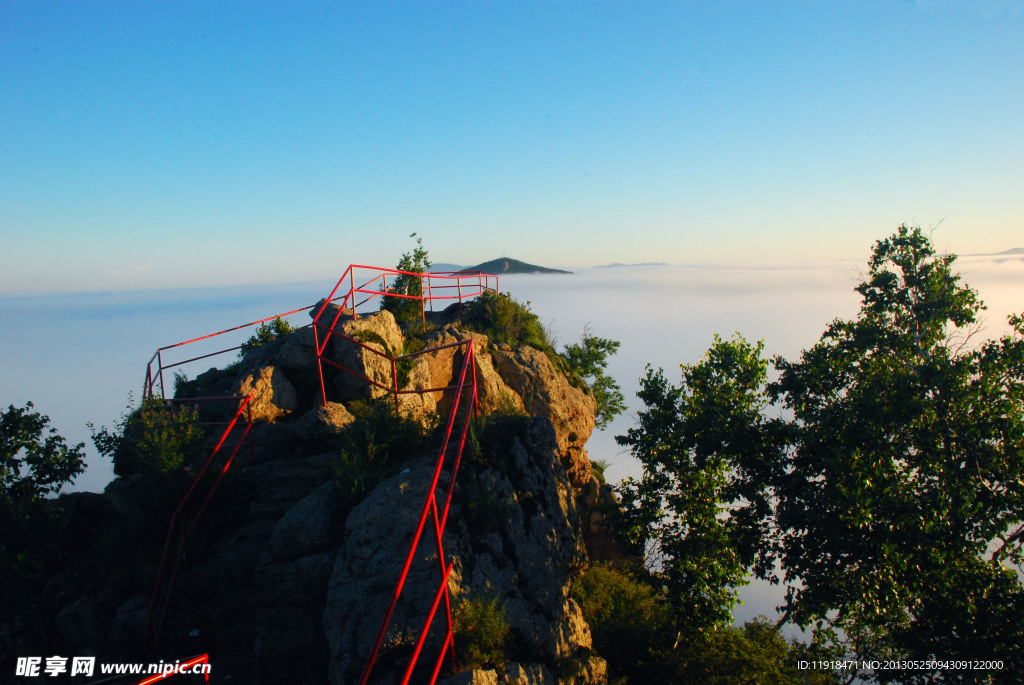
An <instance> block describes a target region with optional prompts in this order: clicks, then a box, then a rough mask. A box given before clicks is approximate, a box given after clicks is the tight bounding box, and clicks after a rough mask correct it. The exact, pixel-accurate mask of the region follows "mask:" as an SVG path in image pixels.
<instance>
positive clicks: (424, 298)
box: [143, 264, 498, 685]
mask: <svg viewBox="0 0 1024 685" xmlns="http://www.w3.org/2000/svg"><path fill="white" fill-rule="evenodd" d="M356 269H371V270H373V271H374V272H375V275H374V276H373V277H372V278H370V279H369V280H368V281H366V282H364V283H362V284H361V285H359V286H356V279H355V270H356ZM399 275H410V276H417V277H419V278H420V295H407V294H404V293H396V292H392V291H390V290H389V289H388V286H387V278H388V276H399ZM346 278H347V279H348V281H349V287H348V291H347V292H346V293H345V294H344V295H343V296H342V295H338V291H339V289H340V288H342V284H343V283H344V282H345V280H346ZM492 278H493V279H494V287H493V288H492V287H491V279H492ZM435 279H437V280H440V281H441V284H435V283H434V280H435ZM464 280H468V281H470V282H469V283H466V284H464V283H463V281H464ZM473 280H475V281H476V282H475V283H473V282H472V281H473ZM424 281H425V282H424ZM452 281H454V283H451V282H452ZM378 282H379V284H380V285H379V286H378V288H377V289H375V290H371V289H369V287H368V286H371V285H373V284H374V283H378ZM497 287H498V278H497V276H493V275H490V274H484V273H481V272H472V273H450V272H446V273H426V274H420V273H416V272H410V271H401V270H398V269H383V268H378V267H369V266H363V265H358V264H355V265H350V266H349V267H348V268H347V269H346V270H345V272H344V273H343V274H342V276H341V278H340V279H339V280H338V282H337V284H336V285H335V286H334V289H333V290H331V292H330V294H329V295H328V296H327V297H326V298H325V299H324V300H323V302H322V304H321V306H320V308H319V309H318V310H317V312H316V314H315V315H314V316H313V323H312V324H309V325H311V326H312V327H313V338H314V343H315V350H316V359H317V367H318V371H319V376H320V391H321V398H322V400H323V402H324V404H325V405H326V403H327V394H326V387H325V385H324V378H323V363H324V362H327V363H328V364H330V365H332V366H334V367H336V368H338V369H340V370H342V371H345V372H347V373H350V374H352V375H355V376H357V377H359V378H361V379H363V380H365V381H366V382H368V383H370V384H371V385H373V386H375V387H378V388H381V389H383V390H385V391H387V392H388V393H392V394H394V397H395V405H396V409H397V406H398V396H399V395H400V394H407V393H419V394H422V393H427V392H438V391H445V390H454V391H455V396H454V401H453V403H452V408H451V412H450V414H449V416H448V421H447V424H446V427H445V432H444V438H443V440H442V444H441V449H440V452H439V454H438V458H437V462H436V464H435V467H434V474H433V479H432V481H431V484H430V489H429V490H428V492H427V495H426V498H425V500H424V503H423V509H422V512H421V514H420V519H419V523H418V525H417V528H416V532H415V534H414V536H413V540H412V543H411V545H410V548H409V552H408V554H407V555H406V560H405V565H404V567H403V569H402V573H401V575H400V576H399V578H398V581H397V583H396V585H395V589H394V592H393V593H392V597H391V601H390V603H389V606H388V609H387V611H386V613H385V616H384V618H383V621H382V622H381V626H380V629H379V631H378V635H377V639H376V642H375V644H374V647H373V650H372V652H371V654H370V655H369V657H368V659H367V662H366V665H365V667H364V669H363V673H362V676H361V677H360V684H361V685H365V683H366V682H367V680H368V679H369V677H370V674H371V672H372V670H373V666H374V664H375V663H376V659H377V656H378V654H379V651H380V648H381V645H382V644H383V640H384V637H385V635H386V633H387V629H388V625H389V623H390V621H391V617H392V614H393V612H394V609H395V606H396V604H397V602H398V599H399V597H400V596H401V594H402V591H403V589H404V587H405V581H406V579H407V577H408V573H409V569H410V567H411V565H412V562H413V559H414V557H415V554H416V550H417V548H418V547H419V543H420V540H421V538H422V535H423V530H424V528H425V526H426V523H427V519H428V517H429V518H432V523H433V526H432V527H433V529H434V537H435V541H436V545H437V555H438V564H439V567H440V575H441V584H440V586H439V588H438V590H437V592H436V594H435V599H434V604H433V606H432V607H431V610H430V613H429V616H428V617H427V619H426V623H425V625H424V627H423V630H422V631H421V633H420V637H419V639H418V641H417V645H416V648H415V651H414V653H413V655H412V657H411V659H410V661H409V664H408V666H407V669H406V672H405V676H404V679H403V681H402V682H403V684H404V683H407V682H408V680H409V678H410V677H411V675H412V672H413V669H414V668H415V666H416V663H417V661H418V659H419V656H420V654H421V652H422V649H423V645H424V644H425V642H426V639H427V635H428V633H429V631H430V628H431V625H432V623H433V621H434V618H435V616H436V613H437V611H438V609H439V607H440V605H441V600H442V599H443V600H444V607H445V619H446V623H447V629H446V633H445V638H444V641H443V644H442V647H441V652H440V654H439V655H438V657H437V660H436V662H435V664H434V668H433V672H432V675H431V678H430V682H431V683H434V682H436V680H437V677H438V674H439V673H440V670H441V666H442V664H443V662H444V658H445V656H446V654H449V653H450V654H451V655H452V660H453V662H454V633H453V628H452V609H451V598H450V597H449V594H448V577H449V574H450V573H451V570H452V564H451V563H446V562H445V554H444V545H443V536H444V530H445V524H446V523H447V520H448V513H449V511H450V509H451V502H452V497H453V494H454V491H455V479H456V476H457V474H458V470H459V466H460V464H461V461H462V453H463V450H464V448H465V444H466V436H467V434H468V431H469V425H470V417H471V415H472V414H473V413H474V412H475V411H476V409H477V381H476V368H475V353H474V348H473V340H472V338H468V339H466V340H460V341H458V342H454V343H449V344H446V345H440V346H437V347H433V348H430V349H425V350H419V351H417V352H413V353H410V354H406V355H400V356H395V357H392V356H391V355H388V354H387V353H385V352H381V351H379V350H377V349H375V348H373V347H371V346H369V345H367V344H365V343H363V342H361V341H359V340H356V339H355V338H352V337H351V336H348V335H346V334H344V333H342V332H340V331H337V330H335V328H336V326H337V323H338V321H339V320H340V318H341V315H342V313H343V312H344V311H345V309H346V308H347V307H350V309H349V311H350V312H351V315H352V317H353V318H357V317H358V307H359V306H360V305H362V304H365V303H366V302H368V301H369V300H371V299H373V298H374V297H403V298H407V299H418V300H420V302H421V315H422V316H423V317H424V318H425V316H426V313H425V306H426V303H427V302H429V303H430V306H431V310H433V302H434V300H453V299H457V300H458V302H459V304H460V305H461V304H462V301H463V300H464V299H466V298H469V297H475V296H476V295H479V294H482V293H483V292H486V291H488V290H497ZM444 289H455V290H456V291H457V293H456V294H454V295H443V294H442V295H435V294H434V291H435V290H444ZM357 293H362V294H367V295H369V297H367V298H366V299H364V300H363V301H362V302H359V303H357V302H356V301H355V298H356V294H357ZM424 293H426V294H424ZM339 299H340V300H342V302H341V306H340V307H338V311H337V312H336V313H335V315H334V317H333V319H332V320H331V322H330V324H325V322H324V321H321V316H322V315H323V313H324V311H325V310H326V308H327V305H328V304H329V303H331V302H334V301H336V300H339ZM314 306H315V305H311V306H309V307H303V308H300V309H294V310H292V311H290V312H285V313H284V314H278V315H275V316H269V317H266V318H263V319H260V320H258V321H253V322H250V323H247V324H242V325H241V326H235V327H232V328H228V329H225V330H223V331H219V332H217V333H211V334H209V335H204V336H201V337H198V338H193V339H191V340H186V341H183V342H180V343H176V344H174V345H167V346H165V347H161V348H159V349H158V350H157V351H156V352H155V353H154V354H153V357H152V358H151V359H150V360H149V363H148V364H147V366H146V381H145V386H144V390H143V392H144V396H147V397H148V396H150V395H152V394H154V393H155V389H156V384H157V382H159V383H160V393H161V396H163V395H164V394H165V389H164V382H163V371H164V369H170V368H173V367H175V366H180V365H182V364H187V363H190V362H194V361H198V360H201V359H206V358H208V357H212V356H216V355H219V354H224V353H226V352H232V351H234V350H237V349H239V347H240V346H236V347H232V348H229V349H226V350H221V351H219V352H212V353H209V354H203V355H199V356H196V357H193V358H191V359H187V360H184V361H178V362H174V363H171V364H165V363H164V361H163V352H164V351H166V350H169V349H173V348H179V347H184V346H186V345H189V344H192V343H195V342H199V341H201V340H207V339H210V338H214V337H216V336H219V335H223V334H226V333H230V332H233V331H237V330H240V329H243V328H246V327H250V326H255V325H259V324H262V323H265V322H267V321H271V320H273V319H275V318H278V317H282V316H287V315H290V314H295V313H297V312H301V311H306V310H310V309H312V308H313V307H314ZM321 331H323V332H324V333H325V335H324V339H323V343H322V344H321V342H320V332H321ZM335 335H337V336H340V337H341V338H342V339H344V340H346V341H347V342H350V343H352V344H355V345H357V346H359V347H360V348H362V349H365V350H370V351H371V352H372V353H373V354H376V355H378V356H380V357H383V358H384V359H386V360H388V361H389V362H390V366H391V372H392V378H391V385H390V386H385V385H383V384H382V383H380V382H378V381H375V380H373V379H371V378H368V377H367V376H365V375H364V374H361V373H359V372H357V371H354V370H352V369H349V368H347V367H345V366H344V365H342V364H340V363H338V362H336V361H335V360H333V359H328V358H326V357H325V356H324V352H325V350H326V349H327V345H328V343H329V342H330V339H331V337H332V336H335ZM452 347H465V348H466V352H465V355H464V357H463V362H462V369H461V371H460V374H459V378H458V381H457V382H456V383H454V384H453V385H449V386H445V387H438V388H418V389H412V390H402V389H399V387H398V374H397V362H398V361H401V360H405V359H411V358H413V357H416V356H419V355H423V354H429V353H433V352H437V351H438V350H443V349H447V348H452ZM154 363H155V367H154ZM467 389H470V392H469V393H468V402H469V404H468V405H464V403H463V399H464V397H466V393H465V392H464V391H465V390H467ZM201 399H204V400H205V399H214V398H201ZM220 399H223V398H220ZM240 399H242V402H241V404H240V406H239V408H238V411H236V413H235V416H234V418H233V419H232V420H231V422H230V423H229V424H228V426H227V428H226V429H225V431H224V434H223V435H222V436H221V439H220V441H219V442H218V443H217V446H216V447H215V448H214V450H213V452H212V453H211V454H210V457H209V458H207V460H206V462H205V463H204V464H203V467H202V468H201V469H200V471H199V473H198V474H197V475H196V477H195V479H194V480H193V482H192V484H191V486H190V487H189V489H188V491H187V492H186V493H185V496H184V497H183V498H182V500H181V502H180V503H179V504H178V507H177V508H176V509H175V511H174V514H173V515H172V517H171V524H170V526H169V528H168V531H167V540H166V542H165V544H164V551H163V556H162V558H161V560H160V568H159V571H158V573H157V579H156V584H155V587H154V590H153V597H152V599H151V601H150V607H149V613H148V615H147V617H146V635H147V638H148V639H149V641H150V644H151V645H153V646H155V645H156V643H157V642H158V641H159V638H160V635H161V631H162V629H163V624H164V620H165V617H166V615H167V608H168V605H169V602H170V599H171V595H172V593H173V590H174V584H175V580H176V578H177V573H178V568H179V566H180V563H181V559H182V556H183V554H184V550H185V545H186V543H187V541H188V537H189V535H190V534H191V532H192V530H193V529H194V528H195V525H196V523H197V522H198V520H199V517H200V516H201V515H202V513H203V511H204V510H205V509H206V505H207V504H208V503H209V501H210V498H211V497H212V496H213V492H214V491H215V490H216V488H217V486H218V485H219V484H220V481H221V479H222V478H223V476H224V474H225V473H226V472H227V470H228V468H229V467H230V465H231V463H232V461H233V460H234V457H235V455H236V454H237V452H238V448H239V447H240V446H241V444H242V442H243V441H244V440H245V438H246V437H249V440H250V446H251V445H252V423H251V420H250V417H249V405H250V403H251V401H252V395H249V396H248V397H245V398H240ZM199 400H200V398H191V399H189V400H188V401H199ZM175 401H177V400H175ZM460 409H465V411H464V412H463V419H462V425H461V427H460V429H459V432H458V433H457V434H456V435H457V438H458V441H457V447H456V449H455V453H454V456H453V458H452V460H451V466H450V468H451V475H450V477H449V481H448V489H447V492H446V493H445V497H444V506H443V508H441V509H440V510H439V507H438V504H439V503H438V500H437V498H436V495H435V491H436V489H437V483H438V481H439V479H440V476H441V472H442V470H443V469H444V466H445V461H446V457H447V456H448V455H447V453H448V448H449V446H450V445H451V441H452V437H453V431H454V430H455V424H456V419H457V416H458V413H459V411H460ZM243 411H244V412H245V415H246V428H245V431H244V433H243V435H242V437H241V438H240V439H239V441H238V443H237V444H235V445H234V449H233V450H232V452H231V455H230V456H229V457H228V459H227V462H226V463H225V464H224V466H223V468H222V469H221V472H220V474H219V475H218V476H217V479H216V481H215V482H214V483H213V486H212V487H211V489H210V491H209V492H208V493H207V495H206V497H205V499H204V500H203V502H202V504H201V505H200V507H199V510H198V512H197V513H196V516H195V517H194V518H193V520H192V521H191V523H190V524H188V525H186V524H185V522H184V520H183V513H182V512H183V510H184V507H185V505H186V503H187V502H188V500H189V498H190V497H191V496H192V493H193V492H194V491H195V489H196V486H197V484H198V481H199V480H200V479H201V478H202V477H203V475H204V474H205V473H206V471H207V469H208V468H209V467H210V465H211V463H212V462H213V459H214V457H215V456H216V454H217V453H218V452H219V451H220V449H221V448H222V446H224V443H225V440H226V439H227V437H228V435H229V434H230V433H231V431H232V430H233V429H234V427H235V425H236V424H237V422H238V420H239V418H240V417H241V416H242V414H243ZM178 528H180V530H181V542H180V544H179V547H178V553H177V556H176V557H175V561H174V566H173V569H172V571H171V578H170V581H169V583H168V587H167V593H166V596H165V599H164V605H163V611H162V612H161V615H160V620H159V622H158V623H157V624H156V626H155V627H154V624H153V622H154V612H155V609H156V604H157V601H158V599H159V593H160V587H161V585H162V583H163V576H164V573H165V570H166V566H167V563H168V558H169V554H170V545H171V542H172V541H173V539H174V536H175V532H176V530H177V529H178ZM146 682H153V681H152V680H150V681H146Z"/></svg>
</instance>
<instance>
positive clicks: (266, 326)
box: [238, 316, 293, 358]
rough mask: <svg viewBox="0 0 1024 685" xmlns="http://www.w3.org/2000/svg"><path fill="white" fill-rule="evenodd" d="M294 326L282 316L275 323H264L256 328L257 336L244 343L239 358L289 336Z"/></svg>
mask: <svg viewBox="0 0 1024 685" xmlns="http://www.w3.org/2000/svg"><path fill="white" fill-rule="evenodd" d="M292 330H293V329H292V326H291V324H289V323H288V322H287V321H285V320H284V319H282V318H281V317H280V316H279V317H277V318H276V319H274V320H273V321H270V322H267V323H262V324H260V325H259V326H257V327H256V334H255V335H253V336H252V337H251V338H249V339H248V340H246V341H245V342H244V343H242V347H241V349H240V350H239V351H238V356H239V357H240V358H241V357H244V356H245V355H246V354H247V353H249V352H250V351H252V350H254V349H256V348H257V347H260V346H261V345H266V344H267V343H268V342H270V341H271V340H276V339H277V338H280V337H281V336H282V335H287V334H288V333H291V332H292Z"/></svg>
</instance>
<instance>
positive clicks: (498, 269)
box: [462, 257, 572, 275]
mask: <svg viewBox="0 0 1024 685" xmlns="http://www.w3.org/2000/svg"><path fill="white" fill-rule="evenodd" d="M467 271H482V272H484V273H488V274H495V275H497V274H571V273H572V272H571V271H563V270H562V269H549V268H548V267H546V266H537V265H536V264H527V263H526V262H521V261H519V260H518V259H512V258H511V257H502V258H500V259H492V260H491V261H489V262H484V263H482V264H477V265H476V266H471V267H469V268H467V269H462V272H467Z"/></svg>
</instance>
